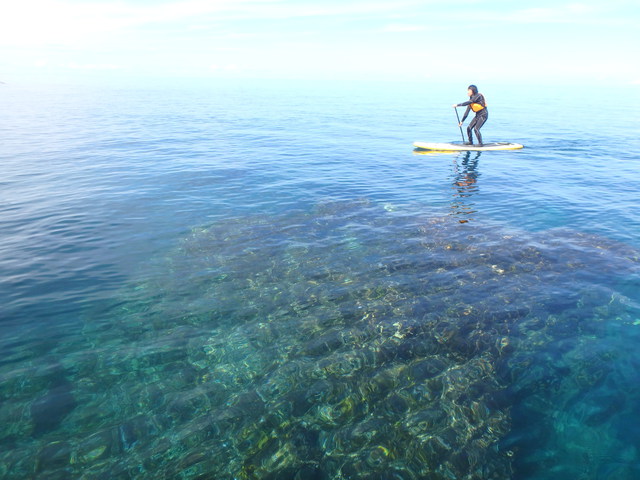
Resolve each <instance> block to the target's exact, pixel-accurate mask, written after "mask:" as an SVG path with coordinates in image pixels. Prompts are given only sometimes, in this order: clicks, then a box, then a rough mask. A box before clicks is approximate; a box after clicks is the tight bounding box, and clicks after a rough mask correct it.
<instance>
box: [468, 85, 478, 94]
mask: <svg viewBox="0 0 640 480" xmlns="http://www.w3.org/2000/svg"><path fill="white" fill-rule="evenodd" d="M467 88H468V89H469V90H471V91H472V92H473V94H474V95H477V94H478V87H476V86H475V85H469V86H468V87H467Z"/></svg>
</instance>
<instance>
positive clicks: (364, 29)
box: [0, 0, 640, 86]
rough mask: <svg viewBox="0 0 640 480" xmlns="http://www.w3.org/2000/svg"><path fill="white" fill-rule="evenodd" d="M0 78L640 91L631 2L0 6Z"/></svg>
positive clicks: (217, 0)
mask: <svg viewBox="0 0 640 480" xmlns="http://www.w3.org/2000/svg"><path fill="white" fill-rule="evenodd" d="M2 2H3V3H4V6H3V8H2V15H0V81H2V82H4V83H12V82H23V81H41V82H49V81H51V82H53V81H60V80H64V79H75V80H77V81H80V82H82V81H92V80H96V79H100V80H101V81H105V80H107V81H121V80H126V79H130V80H140V81H145V82H148V81H154V80H157V81H161V80H162V79H190V78H194V79H216V78H225V79H229V78H230V79H240V78H250V79H309V80H356V81H360V80H382V81H406V80H409V81H428V80H430V81H442V82H446V81H450V80H453V79H460V78H464V79H467V78H473V79H475V82H477V83H486V82H489V81H491V82H503V83H504V82H508V83H514V82H515V83H521V84H549V85H553V84H557V83H561V84H574V83H576V82H578V83H581V84H600V85H611V86H616V85H635V84H637V85H640V62H639V61H638V58H639V57H640V35H638V33H637V32H638V23H640V2H639V1H638V0H606V1H605V0H598V1H593V0H589V1H577V2H565V1H564V0H552V1H547V0H540V1H537V2H522V1H516V0H510V1H507V0H483V1H479V0H444V1H430V0H426V1H425V0H423V1H412V0H388V1H381V0H368V1H360V0H341V1H339V0H324V1H316V0H165V1H162V0H160V1H158V0H20V1H10V0H2Z"/></svg>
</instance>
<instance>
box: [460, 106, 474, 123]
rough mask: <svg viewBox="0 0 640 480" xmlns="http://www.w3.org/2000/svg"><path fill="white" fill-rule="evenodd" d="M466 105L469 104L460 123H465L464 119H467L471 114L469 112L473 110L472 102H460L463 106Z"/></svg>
mask: <svg viewBox="0 0 640 480" xmlns="http://www.w3.org/2000/svg"><path fill="white" fill-rule="evenodd" d="M464 105H466V106H467V109H466V110H465V112H464V115H463V116H462V120H460V125H462V124H463V123H464V121H465V120H466V119H467V116H469V112H470V111H471V102H464V103H461V104H460V106H461V107H463V106H464Z"/></svg>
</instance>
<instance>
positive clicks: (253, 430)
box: [0, 156, 640, 480]
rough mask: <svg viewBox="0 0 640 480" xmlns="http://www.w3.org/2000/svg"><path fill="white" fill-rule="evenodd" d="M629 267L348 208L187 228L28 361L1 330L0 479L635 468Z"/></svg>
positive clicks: (360, 205) (622, 471)
mask: <svg viewBox="0 0 640 480" xmlns="http://www.w3.org/2000/svg"><path fill="white" fill-rule="evenodd" d="M476 161H477V157H474V156H471V157H470V158H466V159H463V160H462V161H461V162H460V164H459V165H460V167H459V169H458V170H456V172H459V175H458V177H457V178H459V179H463V180H464V182H467V183H466V184H465V185H462V186H460V188H463V187H464V190H463V191H464V192H466V191H468V190H467V188H475V185H476V184H475V183H474V182H475V179H476V178H477V174H476V173H475V172H476V163H477V162H476ZM470 179H473V181H471V180H470ZM460 198H464V199H465V201H467V200H468V199H469V197H468V196H466V197H462V196H461V197H460ZM639 258H640V252H638V251H636V250H634V249H632V248H630V247H627V246H625V245H622V244H619V243H616V242H612V241H608V240H605V239H603V238H600V237H596V236H590V235H585V234H581V233H578V232H571V231H564V230H555V231H547V232H542V233H537V234H532V233H525V232H522V231H518V230H508V229H505V228H504V227H501V226H500V225H488V226H487V225H485V226H482V225H477V224H475V223H473V222H471V223H468V224H464V225H461V224H460V223H459V222H458V221H457V220H454V219H453V218H452V217H451V216H448V215H436V214H429V213H425V214H424V215H421V216H418V215H415V214H409V213H406V212H403V211H402V210H401V209H398V208H394V206H393V205H385V206H384V207H381V206H378V205H376V204H374V203H371V202H369V201H367V200H361V201H354V202H327V203H323V204H320V205H317V206H316V207H315V208H314V209H313V210H312V211H308V212H304V213H295V214H290V215H274V216H251V217H239V218H235V219H228V220H224V221H220V222H217V223H215V224H213V225H207V226H203V227H199V228H194V229H193V231H192V232H191V233H190V234H189V235H188V236H186V237H185V238H184V239H183V240H182V242H181V243H180V245H179V246H178V247H177V248H176V249H175V251H173V252H172V253H171V254H170V255H167V256H166V257H165V258H160V259H157V261H156V262H155V263H154V265H153V266H150V267H149V271H146V272H141V274H140V277H139V278H137V279H132V281H131V282H130V284H129V285H128V288H127V289H125V290H123V292H122V294H121V296H120V298H118V299H116V301H115V302H114V304H113V305H112V306H111V307H110V308H109V309H107V310H105V311H103V312H95V311H94V312H90V311H88V312H87V313H86V317H85V322H84V325H83V326H82V328H81V329H79V331H77V332H76V336H75V337H72V338H70V339H67V341H66V342H64V343H61V344H59V345H56V346H55V347H53V348H50V349H49V350H48V351H47V353H46V355H37V354H34V352H32V351H30V350H28V349H27V348H25V347H23V346H21V345H23V344H22V343H21V341H20V340H21V339H20V338H19V337H16V338H14V339H12V340H11V342H12V343H11V351H12V355H13V356H14V357H13V358H16V359H19V362H20V365H21V368H20V369H19V370H18V369H15V368H12V367H13V366H12V365H11V364H9V366H5V367H4V368H3V370H0V374H1V375H2V382H1V383H0V394H1V395H2V398H3V399H4V402H3V404H2V408H1V409H0V425H2V426H1V427H0V443H1V444H2V447H3V448H2V450H1V451H0V460H1V463H0V468H1V469H2V470H0V474H1V475H2V476H3V477H4V478H8V479H22V478H43V479H44V478H46V479H62V478H87V479H89V478H91V479H93V478H96V479H101V478H117V479H120V478H122V479H127V478H140V479H142V478H185V479H192V478H193V479H195V478H216V479H229V480H231V479H234V480H235V479H346V478H349V479H363V480H364V479H389V478H392V479H407V480H408V479H415V480H419V479H429V480H449V479H463V478H468V479H508V478H536V479H556V478H557V479H559V478H616V479H621V480H631V479H635V478H637V472H638V468H639V464H638V451H637V443H634V442H636V441H637V438H638V437H637V434H638V429H637V420H636V419H637V417H638V414H640V411H639V410H638V408H639V407H638V405H640V402H639V401H638V400H640V393H639V392H638V391H637V387H636V385H637V384H638V380H640V378H638V373H637V372H638V371H640V369H638V366H639V365H640V357H639V356H638V354H637V353H636V352H635V351H629V350H623V349H621V348H620V346H621V345H622V343H621V342H622V340H621V339H624V341H625V342H628V340H629V338H634V337H639V336H640V335H639V334H638V332H639V330H638V329H639V328H640V327H639V326H638V324H639V323H640V305H639V304H638V302H639V299H638V297H637V292H638V290H637V288H634V286H635V287H637V283H638V275H639V273H640V272H639ZM634 282H635V283H634ZM639 340H640V339H639ZM6 341H7V340H3V342H6ZM3 351H4V349H3Z"/></svg>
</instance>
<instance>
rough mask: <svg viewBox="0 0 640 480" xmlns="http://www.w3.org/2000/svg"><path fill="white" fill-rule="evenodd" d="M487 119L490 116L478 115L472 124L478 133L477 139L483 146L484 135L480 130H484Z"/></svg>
mask: <svg viewBox="0 0 640 480" xmlns="http://www.w3.org/2000/svg"><path fill="white" fill-rule="evenodd" d="M487 118H489V116H488V115H482V116H480V115H476V117H475V118H474V119H473V122H471V123H473V124H474V125H473V126H474V128H473V131H474V132H476V137H477V138H478V143H479V144H480V145H482V134H481V133H480V129H481V128H482V126H483V125H484V123H485V122H486V121H487ZM469 125H471V124H469Z"/></svg>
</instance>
